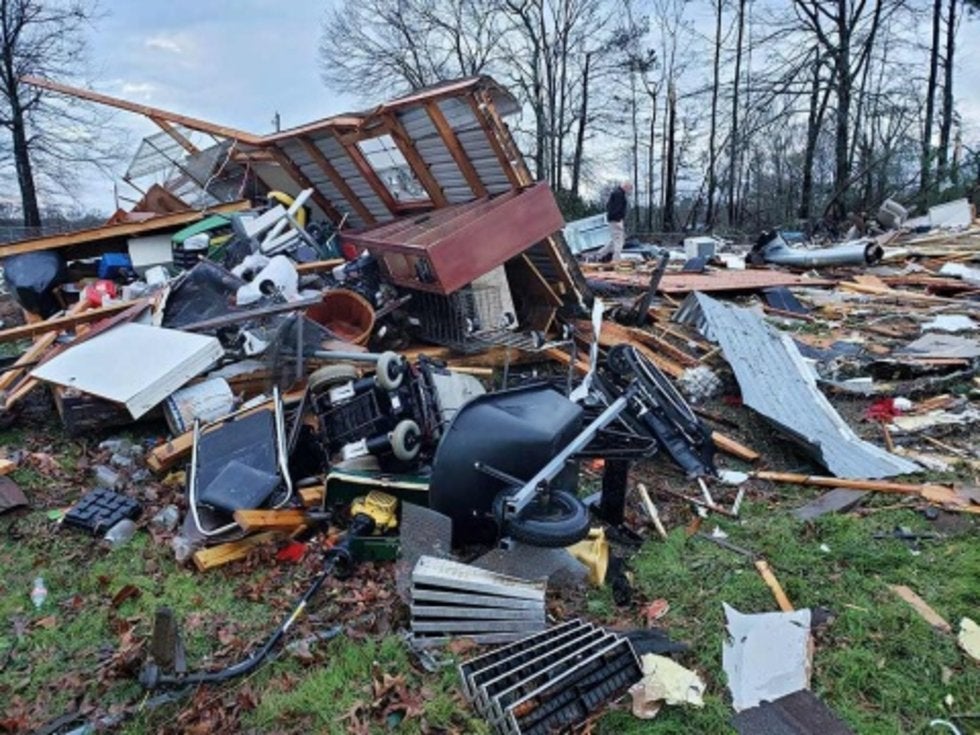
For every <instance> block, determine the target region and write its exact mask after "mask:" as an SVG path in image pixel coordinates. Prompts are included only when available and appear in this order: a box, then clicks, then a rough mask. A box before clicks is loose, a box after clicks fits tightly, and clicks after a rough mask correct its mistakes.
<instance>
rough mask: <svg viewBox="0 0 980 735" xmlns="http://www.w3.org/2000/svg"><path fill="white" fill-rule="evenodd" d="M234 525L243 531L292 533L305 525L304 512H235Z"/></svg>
mask: <svg viewBox="0 0 980 735" xmlns="http://www.w3.org/2000/svg"><path fill="white" fill-rule="evenodd" d="M234 518H235V523H237V524H238V525H239V526H240V527H241V529H242V530H243V531H245V532H246V533H251V532H253V531H292V530H293V529H294V528H297V527H298V526H302V525H303V524H305V523H306V511H305V510H303V509H302V508H283V509H281V510H236V511H235V513H234Z"/></svg>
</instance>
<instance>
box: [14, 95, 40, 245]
mask: <svg viewBox="0 0 980 735" xmlns="http://www.w3.org/2000/svg"><path fill="white" fill-rule="evenodd" d="M11 101H12V102H13V103H14V104H12V105H11V109H10V120H11V126H10V128H11V133H12V136H13V146H14V164H15V166H16V168H17V183H18V184H19V185H20V201H21V208H22V209H23V210H24V226H25V227H40V225H41V210H40V209H39V208H38V205H37V188H36V187H35V185H34V171H33V170H32V168H31V156H30V150H29V146H28V144H27V130H26V126H25V122H24V112H23V110H22V109H21V107H20V104H19V103H18V102H17V99H16V95H14V98H13V100H11Z"/></svg>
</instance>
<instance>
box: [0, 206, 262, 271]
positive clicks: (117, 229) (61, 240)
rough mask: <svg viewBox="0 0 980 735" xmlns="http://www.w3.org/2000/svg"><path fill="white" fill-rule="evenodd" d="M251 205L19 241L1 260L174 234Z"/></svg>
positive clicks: (2, 251)
mask: <svg viewBox="0 0 980 735" xmlns="http://www.w3.org/2000/svg"><path fill="white" fill-rule="evenodd" d="M250 206H251V205H250V204H249V203H248V202H247V201H244V200H243V201H238V202H230V203H228V204H219V205H217V206H215V207H213V208H211V209H209V210H206V211H197V210H194V211H190V212H175V213H173V214H161V215H157V216H156V217H150V218H149V219H145V220H142V221H140V222H121V223H119V224H115V225H105V226H103V227H93V228H91V229H88V230H77V231H75V232H69V233H65V234H63V235H48V236H47V237H36V238H33V239H31V240H21V241H20V242H15V243H10V244H9V245H4V246H3V247H0V258H6V257H8V256H10V255H19V254H20V253H34V252H37V251H39V250H57V249H59V248H68V247H72V246H74V245H88V244H90V243H97V242H102V241H110V240H121V239H123V238H128V237H136V236H137V235H145V234H147V233H151V232H162V231H165V230H176V229H179V228H181V227H183V226H184V225H189V224H192V223H194V222H197V221H198V220H201V219H203V218H205V217H207V216H209V215H212V214H231V213H232V212H241V211H242V210H245V209H248V208H249V207H250Z"/></svg>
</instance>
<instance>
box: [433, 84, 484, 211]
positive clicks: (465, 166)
mask: <svg viewBox="0 0 980 735" xmlns="http://www.w3.org/2000/svg"><path fill="white" fill-rule="evenodd" d="M425 111H426V113H428V115H429V119H430V120H431V121H432V124H433V125H435V128H436V131H437V132H438V133H439V137H440V138H442V142H443V143H445V145H446V148H448V149H449V154H450V155H451V156H452V157H453V160H454V161H455V162H456V165H457V166H459V170H460V172H461V173H462V174H463V178H464V179H466V183H467V185H469V187H470V189H472V190H473V195H474V196H476V197H485V196H488V195H489V192H488V191H487V187H485V186H484V185H483V182H482V181H480V176H479V174H477V172H476V169H475V168H474V167H473V163H472V162H471V161H470V158H469V156H467V155H466V151H464V150H463V146H462V145H461V144H460V142H459V138H457V137H456V133H455V132H454V131H453V129H452V126H451V125H450V124H449V121H448V120H446V116H445V115H443V114H442V110H441V109H440V108H439V104H438V103H437V102H435V101H432V100H429V101H428V102H426V103H425Z"/></svg>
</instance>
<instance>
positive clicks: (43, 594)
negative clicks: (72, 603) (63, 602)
mask: <svg viewBox="0 0 980 735" xmlns="http://www.w3.org/2000/svg"><path fill="white" fill-rule="evenodd" d="M46 599H48V588H47V587H45V586H44V577H36V578H35V579H34V589H32V590H31V602H33V603H34V608H35V609H36V610H40V609H41V605H43V604H44V601H45V600H46Z"/></svg>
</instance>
